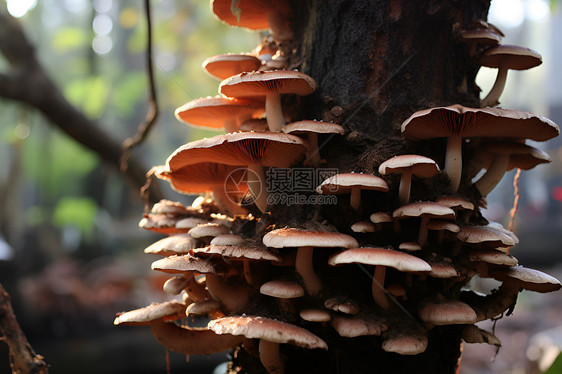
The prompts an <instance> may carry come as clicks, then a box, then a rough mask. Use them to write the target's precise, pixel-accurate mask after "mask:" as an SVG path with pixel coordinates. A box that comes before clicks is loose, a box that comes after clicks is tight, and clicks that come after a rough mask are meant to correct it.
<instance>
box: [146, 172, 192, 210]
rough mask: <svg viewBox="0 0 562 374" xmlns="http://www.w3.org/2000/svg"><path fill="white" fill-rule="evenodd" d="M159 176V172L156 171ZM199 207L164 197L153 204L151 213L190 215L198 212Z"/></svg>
mask: <svg viewBox="0 0 562 374" xmlns="http://www.w3.org/2000/svg"><path fill="white" fill-rule="evenodd" d="M156 176H158V172H157V173H156ZM197 211H198V209H196V208H193V207H187V206H185V205H183V204H182V203H180V202H177V201H171V200H167V199H162V200H160V201H159V202H157V203H156V204H154V205H153V206H152V208H151V209H150V213H152V214H169V215H178V216H181V215H189V214H193V213H197Z"/></svg>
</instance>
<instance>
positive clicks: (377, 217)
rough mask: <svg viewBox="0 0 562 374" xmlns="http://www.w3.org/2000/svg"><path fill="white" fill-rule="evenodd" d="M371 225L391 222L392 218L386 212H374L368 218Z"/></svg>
mask: <svg viewBox="0 0 562 374" xmlns="http://www.w3.org/2000/svg"><path fill="white" fill-rule="evenodd" d="M369 219H370V220H371V222H373V223H383V222H392V216H391V215H390V214H388V213H386V212H376V213H373V214H371V216H370V217H369Z"/></svg>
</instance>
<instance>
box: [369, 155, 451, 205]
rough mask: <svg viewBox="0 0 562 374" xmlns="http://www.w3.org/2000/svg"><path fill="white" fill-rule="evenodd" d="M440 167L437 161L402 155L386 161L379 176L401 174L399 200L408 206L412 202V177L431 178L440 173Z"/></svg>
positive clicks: (380, 168)
mask: <svg viewBox="0 0 562 374" xmlns="http://www.w3.org/2000/svg"><path fill="white" fill-rule="evenodd" d="M439 172H440V170H439V166H438V165H437V163H436V162H435V161H433V160H432V159H430V158H429V157H425V156H418V155H400V156H394V157H392V158H391V159H388V160H386V161H385V162H383V163H382V164H380V166H379V174H381V175H387V174H390V173H400V174H401V178H400V186H399V189H398V200H399V201H400V204H401V205H403V204H406V203H408V201H409V200H410V187H411V184H412V175H416V176H418V177H423V178H431V177H433V176H435V175H437V173H439Z"/></svg>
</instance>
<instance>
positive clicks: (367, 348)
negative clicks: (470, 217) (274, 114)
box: [233, 0, 489, 373]
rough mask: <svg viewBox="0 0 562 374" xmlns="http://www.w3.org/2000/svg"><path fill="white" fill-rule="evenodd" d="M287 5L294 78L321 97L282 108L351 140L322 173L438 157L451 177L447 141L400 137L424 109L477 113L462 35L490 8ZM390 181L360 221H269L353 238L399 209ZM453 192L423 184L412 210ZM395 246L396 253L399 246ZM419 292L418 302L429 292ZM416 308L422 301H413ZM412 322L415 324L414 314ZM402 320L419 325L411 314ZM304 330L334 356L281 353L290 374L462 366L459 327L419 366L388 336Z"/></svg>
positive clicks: (334, 213)
mask: <svg viewBox="0 0 562 374" xmlns="http://www.w3.org/2000/svg"><path fill="white" fill-rule="evenodd" d="M291 3H292V8H293V19H292V26H293V29H294V32H295V40H294V42H293V45H292V49H293V55H292V57H291V64H290V68H292V69H295V68H296V69H299V70H301V71H303V72H304V73H306V74H309V75H310V76H312V77H313V78H314V79H315V80H316V82H317V83H318V90H317V91H316V92H315V93H314V94H313V95H310V96H308V97H304V98H286V99H285V100H286V101H287V102H286V103H285V104H286V105H285V106H284V107H285V108H288V107H292V108H300V109H299V110H300V112H295V113H292V115H293V117H294V118H293V119H294V120H296V119H298V118H303V119H314V118H315V119H323V120H327V121H334V122H337V123H340V124H341V125H342V126H344V128H345V129H346V135H345V136H344V137H340V136H322V137H321V138H320V140H319V144H320V145H322V144H323V143H324V142H325V145H324V146H321V150H320V153H321V155H322V158H324V159H326V160H327V161H328V163H327V164H326V165H325V167H331V168H332V167H333V168H337V169H339V171H340V172H351V171H355V172H365V173H371V174H376V175H378V172H377V169H378V166H379V165H380V164H381V163H382V162H383V161H385V160H386V159H388V158H390V157H391V156H394V155H398V154H404V153H416V154H421V155H425V156H428V157H431V158H433V159H434V160H436V161H437V162H438V163H439V165H440V166H441V168H443V166H444V154H445V142H444V140H435V141H425V142H422V143H423V144H422V143H413V142H408V141H406V140H405V139H404V138H403V136H402V135H401V133H400V125H401V123H402V122H403V121H404V120H405V119H406V118H408V117H409V116H410V115H411V114H412V113H413V112H414V111H417V110H420V109H425V108H428V107H432V106H444V105H450V104H453V103H460V104H463V105H465V106H472V107H478V106H479V105H480V104H479V99H478V94H479V89H478V87H477V86H476V85H475V84H474V78H475V76H476V72H477V68H476V67H475V64H474V61H471V60H470V59H469V57H468V49H469V47H468V45H467V44H464V43H463V42H461V41H460V40H459V38H458V36H459V33H460V31H461V30H462V29H463V27H466V26H468V25H469V24H471V23H472V22H474V21H475V20H477V19H484V20H485V19H486V14H487V9H488V6H489V2H487V1H468V0H462V1H450V0H446V1H440V0H420V1H406V0H380V1H372V0H371V1H367V0H353V1H352V0H330V1H314V0H304V1H303V0H298V1H296V0H295V1H292V2H291ZM291 104H292V105H291ZM295 117H297V118H295ZM464 180H467V176H464ZM388 182H389V185H390V190H391V191H393V192H391V193H390V196H389V195H385V196H378V195H377V194H376V193H363V197H364V199H363V201H364V206H363V212H356V211H354V210H352V209H350V208H349V201H345V199H343V198H340V199H338V204H337V205H336V206H324V207H320V208H319V210H314V209H310V206H303V207H301V208H300V210H298V209H299V208H295V207H294V206H292V207H288V208H283V207H276V209H274V210H273V211H272V215H271V219H270V221H268V222H270V223H275V224H277V225H278V227H281V226H282V225H283V224H289V225H290V224H296V225H299V226H300V227H310V228H312V227H314V226H315V225H316V223H318V222H323V223H324V224H325V225H326V224H328V225H333V226H335V227H336V228H337V230H338V231H340V232H344V233H350V228H349V227H350V226H351V224H352V223H354V222H357V221H358V220H359V219H360V218H361V217H364V216H365V212H376V211H392V210H393V209H394V208H396V204H397V201H398V200H397V191H398V185H399V176H395V177H391V178H389V179H388ZM466 186H467V184H466V183H465V184H464V185H461V191H463V189H465V190H466V188H467V187H466ZM448 193H450V190H449V182H448V179H447V178H446V177H444V176H438V177H435V178H432V179H429V180H425V181H417V182H416V188H415V189H414V188H413V189H412V201H415V200H419V199H423V200H434V199H435V198H436V197H437V196H439V195H443V194H448ZM392 194H394V195H396V196H394V195H392ZM262 219H263V217H262ZM263 221H264V222H267V221H266V220H265V219H264V220H263ZM264 226H265V224H264ZM404 230H407V228H405V229H404ZM383 241H384V240H383ZM360 244H361V245H365V244H368V243H360ZM389 244H392V245H396V247H397V245H398V244H399V243H389ZM315 260H316V265H315V266H316V267H317V270H318V272H319V273H322V271H323V270H322V267H323V266H324V265H323V264H325V263H326V258H322V255H320V256H318V258H316V259H315ZM355 276H356V275H355ZM340 279H342V278H340ZM344 279H348V278H344ZM440 286H441V285H439V286H438V287H440ZM330 287H333V289H337V288H338V285H329V286H326V288H327V289H329V288H330ZM414 287H415V286H414ZM362 291H365V290H362ZM419 291H420V293H419V294H427V293H428V292H429V293H430V292H431V291H428V289H424V290H419ZM450 293H451V295H455V297H457V298H458V295H459V293H460V285H458V286H453V287H451V290H450ZM406 304H407V303H406ZM412 305H416V302H415V301H412ZM410 312H411V313H412V315H416V312H415V311H410ZM390 313H396V310H395V309H393V310H392V311H391V312H390ZM398 313H402V312H401V311H398ZM389 318H390V320H392V319H393V318H392V316H390V317H389ZM401 318H403V319H404V320H406V321H410V322H411V323H413V324H417V323H419V321H416V320H415V318H409V317H406V315H403V316H401ZM397 321H398V320H397ZM397 323H403V322H397ZM307 328H309V329H310V330H311V331H312V332H314V333H317V334H318V335H319V336H321V337H322V338H324V339H325V340H326V342H327V343H328V345H329V347H330V350H329V352H317V351H314V352H311V351H308V352H303V350H301V349H298V348H293V347H292V346H290V345H284V346H283V347H282V354H285V355H286V356H287V357H288V358H289V359H288V360H287V368H286V369H287V372H288V373H366V372H370V373H372V372H376V373H413V372H416V373H454V372H455V370H456V367H457V359H458V357H459V355H460V351H459V343H460V329H458V330H457V329H455V328H441V327H436V328H433V329H431V330H430V332H429V346H428V348H427V350H426V351H425V352H424V353H422V354H419V355H415V356H401V355H397V354H393V353H386V352H383V351H382V349H380V347H381V338H380V337H361V338H354V339H343V340H342V338H340V337H339V336H337V335H336V333H335V332H334V331H333V330H331V329H330V328H326V327H321V326H313V325H311V326H307ZM238 364H240V366H238ZM259 366H260V365H259V364H257V363H255V362H253V361H252V359H251V358H249V357H247V356H246V353H244V351H243V350H239V351H237V352H236V354H235V356H234V364H233V367H235V368H238V369H240V367H243V368H244V369H243V370H242V371H240V372H249V373H259V372H260V370H261V369H260V368H259Z"/></svg>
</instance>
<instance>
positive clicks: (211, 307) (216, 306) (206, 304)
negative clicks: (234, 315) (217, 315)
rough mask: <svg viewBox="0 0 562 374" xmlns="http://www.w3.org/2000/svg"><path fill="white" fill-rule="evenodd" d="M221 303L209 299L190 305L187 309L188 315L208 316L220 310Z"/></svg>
mask: <svg viewBox="0 0 562 374" xmlns="http://www.w3.org/2000/svg"><path fill="white" fill-rule="evenodd" d="M220 308H221V303H220V302H218V301H217V300H214V299H207V300H203V301H197V302H194V303H192V304H190V305H189V306H188V307H187V308H186V309H185V314H186V315H188V316H189V315H207V314H209V313H212V312H216V311H218V310H220Z"/></svg>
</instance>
